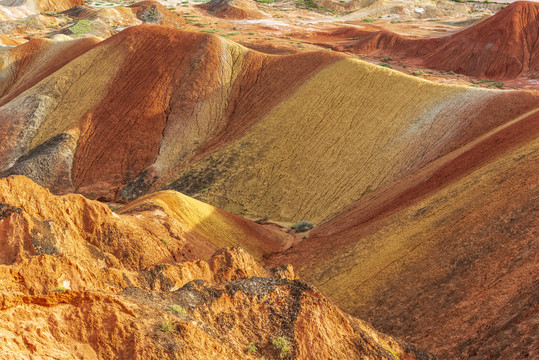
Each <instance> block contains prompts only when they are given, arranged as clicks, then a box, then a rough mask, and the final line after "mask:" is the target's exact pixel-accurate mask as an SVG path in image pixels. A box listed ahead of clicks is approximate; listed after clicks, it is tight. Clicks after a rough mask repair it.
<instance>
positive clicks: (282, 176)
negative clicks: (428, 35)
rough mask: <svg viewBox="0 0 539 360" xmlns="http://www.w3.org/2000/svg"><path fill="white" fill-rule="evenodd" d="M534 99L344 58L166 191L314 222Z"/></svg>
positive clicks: (256, 214)
mask: <svg viewBox="0 0 539 360" xmlns="http://www.w3.org/2000/svg"><path fill="white" fill-rule="evenodd" d="M538 101H539V99H538V97H537V95H534V94H532V93H525V92H521V93H518V92H499V91H488V90H481V89H470V88H465V87H458V86H447V85H440V84H434V83H431V82H427V81H423V80H419V79H416V78H413V77H408V76H405V75H403V74H401V73H398V72H395V71H391V70H386V69H382V68H380V67H376V66H374V65H371V64H367V63H364V62H360V61H355V60H348V59H347V60H342V61H339V62H338V63H335V64H333V65H330V66H328V67H326V68H325V69H324V70H322V71H320V72H319V73H317V74H316V75H315V76H313V77H312V78H311V79H310V80H309V81H307V82H305V84H304V85H303V86H301V87H300V88H298V90H297V91H295V92H294V93H293V94H292V95H291V96H289V97H288V98H287V99H286V100H284V101H283V102H281V103H280V104H278V105H276V106H275V107H274V108H272V109H271V111H270V112H269V113H268V114H267V115H266V116H264V117H263V118H262V119H260V120H259V122H258V124H257V125H256V126H254V127H253V128H252V129H251V130H250V131H249V132H248V133H247V134H246V135H245V136H244V137H243V138H242V139H240V140H238V141H237V142H236V143H234V144H232V145H230V146H227V147H224V148H222V149H221V150H218V151H217V152H215V153H213V154H212V155H210V156H208V157H207V158H206V159H203V160H201V161H199V162H198V163H197V164H195V165H194V166H192V167H191V168H188V169H187V170H186V172H185V173H184V175H183V177H182V178H180V179H179V180H178V181H177V182H176V183H175V184H174V185H173V186H174V188H177V189H179V190H180V191H186V190H187V191H189V190H192V188H189V187H188V185H189V184H199V190H200V188H202V187H204V186H205V187H206V188H208V191H207V192H206V193H205V194H204V195H203V196H202V199H204V200H205V201H208V202H210V203H211V204H214V205H215V206H217V207H220V208H223V209H225V210H228V211H231V212H234V213H244V214H247V215H250V216H253V217H263V216H269V217H270V218H272V219H280V220H287V221H299V220H309V221H313V222H316V223H318V222H321V221H323V220H327V219H329V218H331V217H332V216H334V215H336V214H337V213H339V212H340V211H341V210H343V209H344V208H345V207H347V206H348V205H349V204H351V203H352V202H354V201H356V200H358V199H360V198H361V197H363V196H365V195H367V194H369V193H370V192H373V191H376V190H377V189H379V188H380V187H382V186H384V185H387V184H389V183H391V182H393V181H396V180H397V179H399V178H400V177H402V176H404V175H406V174H408V173H411V172H414V171H417V170H418V169H419V168H421V167H422V166H425V165H426V164H428V163H429V162H430V161H432V160H433V159H436V158H437V157H439V156H442V155H443V154H445V153H447V152H448V151H450V150H453V149H455V148H458V147H459V146H461V145H463V144H465V143H466V142H468V141H471V140H472V139H473V138H475V137H476V136H479V135H480V134H482V133H484V132H486V131H487V130H489V129H490V128H492V127H494V126H496V125H499V124H502V123H504V122H506V121H508V120H510V119H511V118H513V117H516V116H517V115H520V113H521V112H523V111H525V110H528V109H529V108H531V107H532V106H533V105H534V104H535V105H536V104H537V102H538ZM195 190H196V188H195Z"/></svg>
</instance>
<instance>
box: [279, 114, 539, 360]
mask: <svg viewBox="0 0 539 360" xmlns="http://www.w3.org/2000/svg"><path fill="white" fill-rule="evenodd" d="M538 125H539V109H537V108H536V109H535V110H534V111H531V112H530V113H528V114H527V115H524V116H522V117H520V118H517V119H515V120H514V121H511V122H510V123H507V124H505V125H502V126H500V127H499V128H497V129H494V130H492V131H490V132H489V133H487V134H485V135H483V136H481V137H479V138H477V139H476V140H474V141H472V142H471V143H469V144H467V145H466V146H464V147H462V148H460V149H457V150H455V151H453V152H452V153H450V154H448V155H446V156H443V157H440V158H439V159H437V160H436V161H434V162H432V163H431V164H430V165H429V166H427V167H425V168H424V169H422V170H421V171H418V172H417V173H416V174H414V175H412V176H410V177H407V178H405V179H403V181H400V182H398V183H395V184H391V185H389V186H387V187H385V188H382V189H380V190H379V191H378V192H374V193H372V194H370V195H368V196H366V197H365V198H363V199H361V200H359V201H358V202H356V203H355V204H354V205H353V206H351V207H350V208H349V209H347V210H346V211H344V212H343V213H341V214H340V215H339V216H338V217H336V218H335V219H334V220H332V221H329V222H327V223H326V224H324V225H322V226H321V227H320V228H318V229H315V230H314V231H313V232H312V233H311V234H310V236H309V237H308V238H307V239H306V240H304V241H303V242H302V243H300V244H298V245H296V246H295V247H294V248H292V249H290V250H289V251H287V252H285V253H284V254H280V255H277V256H275V257H274V258H272V259H271V261H270V262H269V264H271V263H281V262H290V263H292V264H293V265H294V266H295V267H296V269H297V271H298V272H299V274H300V275H301V276H303V277H304V278H307V279H308V280H309V281H310V282H312V283H313V284H315V285H316V286H317V287H318V288H319V289H321V291H322V292H324V293H326V294H331V295H330V297H331V298H332V299H333V300H334V301H336V302H337V303H339V304H340V305H342V306H343V307H344V308H345V309H346V310H348V311H350V312H351V313H352V314H354V315H356V316H361V317H364V318H366V319H368V320H369V321H372V323H373V324H374V325H375V326H377V327H379V328H381V329H383V330H384V331H388V332H390V333H392V334H396V335H398V336H402V337H403V338H405V339H406V340H407V341H410V342H412V343H414V344H417V345H418V346H424V347H425V348H426V349H428V350H429V351H431V352H433V353H434V354H436V355H437V356H439V357H440V358H442V359H444V358H447V359H450V358H455V357H462V358H504V359H516V358H524V357H531V358H534V357H536V356H537V355H538V354H537V351H536V350H537V348H538V347H537V345H538V343H537V339H536V338H534V336H533V335H531V334H533V333H534V330H533V328H534V326H535V325H534V321H535V320H534V318H535V315H534V314H535V312H536V310H537V303H536V302H535V300H533V299H534V298H535V297H536V295H537V292H536V289H537V286H536V284H535V282H536V279H537V277H538V276H539V273H538V271H537V269H538V268H537V256H536V254H537V250H538V249H537V235H538V234H537V229H538V225H539V223H538V219H539V216H538V215H539V214H538V212H537V207H536V206H535V205H534V204H536V203H537V200H538V197H537V194H538V192H537V184H538V180H539V178H538V176H537V174H538V173H539V171H538V170H539V168H538V164H539V161H538V158H537V149H538V148H539V142H538V139H539V136H538V135H539V130H538V129H539V126H538Z"/></svg>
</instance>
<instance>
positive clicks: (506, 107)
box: [0, 25, 539, 222]
mask: <svg viewBox="0 0 539 360" xmlns="http://www.w3.org/2000/svg"><path fill="white" fill-rule="evenodd" d="M81 41H82V40H81ZM85 41H86V42H85V43H84V44H83V43H79V42H70V43H68V44H66V45H64V47H62V48H60V47H59V46H54V45H53V44H51V43H43V44H44V46H45V48H46V49H47V50H46V51H47V54H49V56H48V57H39V56H38V54H39V52H37V51H33V49H35V48H37V47H36V46H32V45H31V44H32V42H30V43H29V44H28V45H26V46H25V47H18V48H15V49H11V50H4V52H5V55H6V59H7V61H6V68H5V70H4V72H3V74H5V77H4V78H3V81H2V82H0V84H1V85H3V89H4V91H3V97H2V98H1V99H0V105H2V106H1V107H0V135H1V136H2V138H3V141H2V142H1V143H0V173H1V175H2V176H8V175H11V174H23V175H27V176H29V177H31V178H32V179H34V180H35V181H37V182H39V183H40V184H41V185H43V186H46V187H47V188H50V189H51V190H52V191H53V192H55V193H66V192H80V193H83V194H86V195H87V196H90V194H93V195H94V196H95V197H96V198H98V199H102V200H105V201H117V202H125V201H128V200H132V199H135V198H137V197H138V196H141V195H144V194H146V193H149V192H151V191H154V190H160V189H163V188H168V189H175V190H178V191H181V192H183V193H185V194H188V195H190V196H196V197H199V198H200V199H202V200H205V201H207V202H209V203H211V204H212V205H215V206H217V207H219V208H223V209H224V210H227V211H230V212H233V213H236V214H243V215H246V216H250V217H253V218H263V217H270V218H271V219H275V220H282V221H289V222H297V221H300V220H307V221H311V222H321V221H324V220H328V219H330V218H332V217H333V216H335V215H336V214H338V213H339V212H341V211H343V210H344V209H346V208H347V207H348V206H349V205H351V204H352V203H353V202H354V201H356V200H357V199H359V198H361V197H363V196H365V195H367V194H369V193H371V192H373V191H376V190H377V189H380V188H382V187H383V186H386V185H387V184H390V183H392V182H394V181H398V180H399V179H401V178H403V177H404V176H407V175H409V174H411V173H414V172H416V171H417V170H418V169H421V168H422V167H424V166H426V165H428V164H429V163H430V162H432V161H433V160H434V159H436V158H439V157H440V156H444V155H445V154H447V153H449V152H451V151H452V150H454V149H456V148H459V147H461V146H463V145H464V144H466V143H468V142H469V141H472V140H473V139H475V138H476V137H478V136H480V135H482V134H484V133H486V132H488V131H489V130H491V129H493V128H495V127H496V126H499V125H501V124H504V123H506V122H508V121H510V120H512V119H514V118H516V117H518V116H520V115H522V114H524V113H526V112H527V111H530V110H531V109H533V108H534V107H536V106H537V103H538V101H539V97H538V95H537V94H536V93H533V92H516V91H514V92H502V91H492V90H485V89H473V88H465V87H458V86H448V85H440V84H434V83H429V82H426V81H423V80H420V79H417V78H414V77H409V76H405V75H403V74H401V73H398V72H394V71H391V70H389V69H384V68H381V67H379V66H375V65H371V64H368V63H365V62H361V61H358V60H354V59H350V58H347V57H345V56H343V55H341V54H335V53H332V52H327V51H323V52H313V53H303V54H295V55H289V56H270V55H265V54H262V53H258V52H256V51H252V50H248V49H246V48H244V47H242V46H240V45H238V44H235V43H232V42H230V41H228V40H226V39H224V38H222V37H218V36H214V35H210V34H201V33H191V32H184V31H179V30H175V29H171V28H166V27H161V26H147V25H145V26H136V27H132V28H129V29H127V30H124V31H122V32H121V33H119V34H117V35H115V36H112V37H111V38H109V39H107V40H106V41H103V42H100V43H98V44H95V45H91V43H90V41H89V40H85ZM85 46H88V47H87V51H85V52H84V53H82V54H80V52H79V51H80V50H82V49H84V47H85ZM43 52H45V50H42V53H43ZM63 53H65V54H66V59H68V60H67V61H69V59H70V61H69V62H68V63H66V64H65V65H64V66H63V67H61V68H57V67H55V65H54V64H56V63H55V62H54V61H53V59H55V58H57V57H58V56H60V54H63ZM15 54H17V55H16V56H15ZM18 58H20V59H25V60H26V59H27V61H18V62H17V61H14V60H15V59H18ZM12 59H13V60H12ZM9 64H12V65H11V66H10V67H7V65H9ZM27 64H36V65H35V68H36V70H35V71H29V69H30V68H34V66H30V67H29V66H28V65H27ZM23 68H24V71H23ZM8 69H9V70H8ZM38 69H39V70H38ZM58 164H61V166H59V165H58Z"/></svg>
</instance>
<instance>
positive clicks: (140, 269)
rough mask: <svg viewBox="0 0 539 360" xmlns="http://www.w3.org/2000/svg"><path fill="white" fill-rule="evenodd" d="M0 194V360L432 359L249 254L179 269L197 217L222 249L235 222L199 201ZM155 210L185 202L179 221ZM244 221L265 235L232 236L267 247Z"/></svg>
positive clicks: (16, 183) (19, 180) (7, 182)
mask: <svg viewBox="0 0 539 360" xmlns="http://www.w3.org/2000/svg"><path fill="white" fill-rule="evenodd" d="M0 189H1V191H0V248H1V250H2V251H1V254H2V255H1V257H0V278H1V279H2V281H1V282H0V331H1V332H2V334H4V336H3V339H2V359H6V360H7V359H21V357H23V358H24V357H28V358H41V359H63V358H80V359H82V358H84V359H88V360H98V359H111V358H133V359H134V358H139V357H140V358H144V359H181V358H186V357H188V358H190V359H207V358H208V357H210V358H215V357H219V358H220V359H251V358H252V357H253V356H255V355H256V356H264V357H265V358H267V359H278V358H295V359H309V358H312V354H313V351H316V354H317V355H320V354H326V355H325V356H333V355H338V356H341V357H343V358H356V357H361V356H367V357H369V358H372V359H397V358H407V359H432V357H431V356H430V355H428V354H426V353H423V352H421V351H418V350H416V349H415V348H413V347H411V346H409V345H407V344H405V343H402V342H400V341H398V340H396V339H393V338H391V337H389V336H387V335H384V334H381V333H378V332H377V331H375V330H374V329H372V328H371V327H370V326H369V325H367V324H365V323H363V322H362V321H360V320H358V319H355V318H352V317H350V316H349V315H347V314H345V313H343V312H342V311H341V310H339V309H338V308H337V307H336V306H335V305H334V304H332V303H331V302H329V301H328V300H327V299H325V298H324V297H323V296H322V295H321V294H320V293H318V292H317V291H316V290H315V289H313V288H312V287H310V286H309V285H307V284H305V283H303V282H301V281H299V280H298V279H297V277H296V276H295V275H294V272H293V270H292V268H291V267H286V266H282V267H279V268H276V269H272V270H266V269H264V268H262V267H261V266H260V265H258V263H257V262H256V261H255V260H254V259H253V258H252V257H251V256H250V255H249V254H248V253H247V252H246V251H244V250H242V249H241V248H238V247H235V248H230V249H223V250H220V251H218V252H216V253H215V254H214V255H213V256H212V257H211V258H210V259H209V260H208V262H205V261H202V260H196V261H193V262H185V261H184V262H181V260H182V259H184V258H186V257H190V256H196V254H195V253H194V252H192V253H189V254H186V252H189V250H187V251H186V249H189V248H191V249H195V248H196V247H197V245H198V244H199V242H200V234H201V233H200V232H196V231H194V232H195V233H196V234H195V235H191V234H190V231H187V232H184V231H185V230H186V229H189V230H191V231H193V230H192V229H191V226H192V223H193V222H194V221H195V220H196V218H195V217H196V216H202V217H201V218H200V219H199V224H198V225H197V226H200V227H201V228H204V225H203V224H204V223H205V222H209V223H213V227H212V228H211V232H212V235H213V236H215V238H216V239H219V231H220V230H219V229H221V231H222V229H224V226H225V225H224V224H225V223H226V220H225V214H224V213H223V212H220V213H218V214H217V215H214V214H212V213H208V214H201V213H200V212H196V211H189V210H188V209H187V207H189V206H193V207H196V206H198V205H199V204H198V202H197V201H195V200H192V199H187V198H186V197H184V196H181V195H179V194H176V195H175V194H173V193H172V192H168V193H164V194H163V193H162V194H156V195H153V197H152V198H151V200H148V201H147V202H144V201H142V200H139V201H138V202H137V203H136V204H133V205H132V206H130V207H129V208H127V209H125V210H123V211H122V214H120V215H117V214H116V213H113V212H112V211H111V210H110V209H109V208H108V207H107V206H106V205H104V204H101V203H99V202H97V201H91V200H87V199H85V198H84V197H82V196H80V195H67V196H62V197H59V196H54V195H51V194H50V193H49V192H48V191H47V190H45V189H42V188H40V187H39V186H38V185H36V184H35V183H33V182H32V181H30V180H29V179H27V178H24V177H10V178H7V179H2V180H0ZM175 196H176V197H175ZM158 199H162V201H163V202H164V203H165V202H168V203H170V202H172V201H174V200H177V199H180V201H183V202H184V205H183V208H182V206H177V207H175V208H174V209H175V211H179V212H181V214H182V217H179V218H174V217H173V215H169V213H168V212H167V211H168V210H169V209H168V208H162V207H159V205H160V203H158ZM161 205H162V204H161ZM176 205H177V204H176ZM202 208H203V209H204V207H202ZM206 208H207V206H206ZM188 215H190V216H191V217H190V218H189V217H188ZM212 218H215V221H212V220H211V219H212ZM184 221H185V222H184ZM228 221H229V222H230V221H232V222H233V221H234V217H233V216H232V215H230V214H228ZM243 222H244V224H243V227H244V228H246V229H247V228H249V227H250V228H258V229H259V230H258V231H257V232H256V233H251V234H248V233H245V234H240V233H238V231H241V230H240V229H241V228H242V226H238V223H236V224H233V225H232V226H230V225H229V228H231V229H232V233H231V235H233V236H236V235H240V236H243V237H246V236H247V237H248V236H249V235H250V236H255V235H256V236H259V237H258V240H259V241H267V240H268V239H267V237H266V238H264V230H260V229H263V228H264V227H263V226H261V225H257V224H254V223H251V222H247V221H245V220H243ZM247 223H249V224H247ZM225 231H226V229H225ZM221 234H223V232H221ZM197 236H198V237H197ZM212 239H213V238H212ZM212 239H205V240H209V241H210V242H211V241H212ZM75 329H76V330H75ZM329 339H331V340H329Z"/></svg>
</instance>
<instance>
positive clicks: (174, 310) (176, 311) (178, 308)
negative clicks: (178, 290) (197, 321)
mask: <svg viewBox="0 0 539 360" xmlns="http://www.w3.org/2000/svg"><path fill="white" fill-rule="evenodd" d="M168 312H169V313H171V314H177V315H187V310H185V309H184V308H183V307H181V306H180V305H171V306H170V307H169V309H168Z"/></svg>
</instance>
